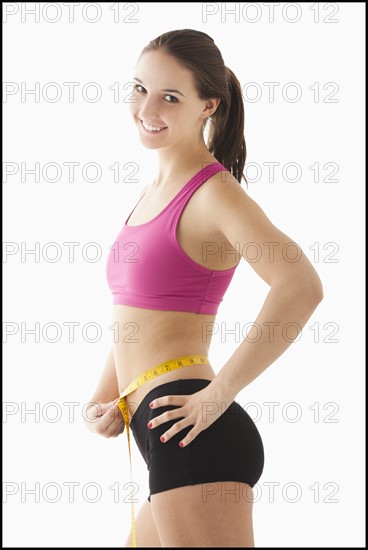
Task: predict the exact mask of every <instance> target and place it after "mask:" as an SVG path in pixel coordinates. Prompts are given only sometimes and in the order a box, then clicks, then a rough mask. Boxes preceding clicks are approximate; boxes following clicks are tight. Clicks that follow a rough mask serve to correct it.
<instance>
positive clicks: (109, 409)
mask: <svg viewBox="0 0 368 550" xmlns="http://www.w3.org/2000/svg"><path fill="white" fill-rule="evenodd" d="M118 398H119V386H118V380H117V376H116V369H115V359H114V351H113V348H111V350H110V353H109V355H108V357H107V361H106V364H105V367H104V369H103V371H102V374H101V377H100V380H99V382H98V385H97V388H96V389H95V392H94V394H93V396H92V398H91V400H90V401H89V402H88V403H87V406H86V412H85V417H84V422H85V425H86V426H87V428H88V429H89V430H91V431H92V432H95V433H98V434H100V435H103V436H104V437H117V436H118V435H119V434H120V433H122V432H123V431H124V428H125V424H124V418H123V415H122V414H121V412H120V410H119V407H118V405H117V400H118Z"/></svg>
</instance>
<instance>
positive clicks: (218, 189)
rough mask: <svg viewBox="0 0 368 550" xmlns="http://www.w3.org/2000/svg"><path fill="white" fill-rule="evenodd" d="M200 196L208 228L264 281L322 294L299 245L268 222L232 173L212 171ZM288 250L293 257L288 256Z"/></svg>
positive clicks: (266, 217)
mask: <svg viewBox="0 0 368 550" xmlns="http://www.w3.org/2000/svg"><path fill="white" fill-rule="evenodd" d="M208 181H209V180H208ZM202 197H203V199H204V201H205V205H206V206H205V208H206V212H207V213H206V218H207V219H208V223H210V224H211V228H214V230H216V231H218V232H220V233H221V234H222V235H224V237H225V238H226V239H227V240H228V241H229V242H230V244H231V245H232V247H233V248H235V249H237V247H238V248H239V252H240V253H241V255H242V256H243V258H244V260H246V261H247V262H248V263H249V265H250V266H251V267H252V268H253V269H254V270H255V271H256V272H257V274H258V275H259V276H260V277H261V278H262V279H263V280H264V281H265V282H266V283H267V284H269V285H271V284H273V283H274V282H278V281H280V282H282V284H285V282H286V283H287V284H288V285H289V286H290V285H292V284H293V285H295V286H296V287H298V288H300V287H301V286H303V288H305V292H307V291H308V292H309V291H310V292H312V293H313V294H316V292H317V294H318V295H319V296H321V295H322V290H321V282H320V280H319V277H318V275H317V273H316V271H315V269H314V267H313V266H312V264H311V262H310V261H309V259H308V258H307V256H306V255H305V254H304V253H303V251H302V250H301V248H300V247H299V245H298V244H297V243H296V242H294V240H293V239H292V238H290V237H289V236H288V235H287V234H286V233H284V232H283V231H281V229H279V228H278V227H276V226H275V225H274V224H273V223H272V221H271V220H270V219H269V218H268V216H267V215H266V214H265V212H264V211H263V210H262V208H261V207H260V206H259V205H258V204H257V203H256V201H255V200H253V199H252V198H251V197H250V196H249V195H248V194H247V193H246V191H245V190H244V189H243V188H242V187H241V185H240V184H239V182H238V181H237V179H236V178H235V177H234V176H232V174H230V173H229V172H218V173H217V174H215V175H214V176H213V177H212V178H211V182H210V184H209V185H208V186H206V188H205V189H204V193H203V196H202ZM203 208H204V207H203ZM285 250H288V251H289V252H288V254H285ZM290 250H292V252H291V254H294V255H295V258H294V257H293V258H290V257H289V254H290ZM249 251H251V252H249ZM316 289H317V290H316Z"/></svg>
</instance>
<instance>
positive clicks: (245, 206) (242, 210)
mask: <svg viewBox="0 0 368 550" xmlns="http://www.w3.org/2000/svg"><path fill="white" fill-rule="evenodd" d="M207 181H208V185H205V186H203V195H202V199H203V202H204V204H205V207H206V211H207V213H208V223H209V224H211V226H212V228H213V229H214V230H217V231H220V232H221V233H223V234H224V235H225V236H226V230H227V228H229V225H234V223H236V222H237V221H238V223H242V224H244V223H245V222H246V220H247V221H248V222H251V221H252V220H253V222H257V223H262V221H263V222H266V221H267V222H268V223H271V222H270V220H269V219H268V218H267V216H266V214H265V212H264V211H263V210H262V208H261V207H260V206H259V205H258V204H257V202H256V201H255V200H254V199H252V198H251V197H250V196H249V195H248V193H247V192H246V191H245V189H244V188H243V187H242V186H241V185H240V183H239V182H238V180H237V179H236V178H235V177H234V176H233V175H232V174H231V173H230V172H225V171H222V172H217V173H216V174H215V175H214V176H212V177H211V178H209V179H208V180H207Z"/></svg>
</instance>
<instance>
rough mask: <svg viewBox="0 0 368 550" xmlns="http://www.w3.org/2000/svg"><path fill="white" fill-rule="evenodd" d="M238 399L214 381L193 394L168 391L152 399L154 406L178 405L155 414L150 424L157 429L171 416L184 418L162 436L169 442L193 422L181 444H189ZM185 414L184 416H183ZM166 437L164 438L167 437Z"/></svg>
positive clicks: (156, 407) (155, 407)
mask: <svg viewBox="0 0 368 550" xmlns="http://www.w3.org/2000/svg"><path fill="white" fill-rule="evenodd" d="M233 401H234V396H232V395H229V394H225V392H224V391H221V389H219V388H218V387H217V386H215V385H214V384H213V381H212V382H211V383H210V384H208V386H206V387H205V388H204V389H203V390H200V391H197V392H195V393H193V394H191V395H164V396H162V397H157V398H156V399H153V401H151V403H150V408H151V409H152V410H154V409H158V408H160V407H164V406H167V405H174V406H179V408H177V409H173V410H170V411H166V412H164V413H162V414H161V415H159V416H156V417H155V418H153V419H152V420H151V421H150V422H149V424H148V428H150V429H154V428H157V427H158V426H160V424H164V423H165V422H168V421H169V420H173V419H175V418H181V420H179V422H176V423H175V424H173V425H172V426H171V428H170V429H169V430H167V432H164V433H163V434H162V435H161V436H160V440H161V441H162V442H163V443H166V442H167V441H168V440H169V439H170V438H171V437H173V436H174V435H176V434H177V433H178V432H180V431H181V430H183V429H184V428H186V427H187V426H193V428H192V430H191V431H190V432H188V433H187V435H186V436H185V437H184V438H183V439H182V440H181V441H180V443H179V446H180V447H185V446H187V445H189V444H190V443H191V442H192V441H193V440H194V439H195V438H196V437H197V435H198V434H199V433H201V432H202V431H203V430H206V429H207V428H209V427H210V426H211V425H212V424H213V423H214V422H216V420H217V419H218V418H220V416H221V415H222V414H223V413H224V412H225V411H226V409H227V408H228V407H229V406H230V405H231V403H232V402H233ZM183 417H184V418H183ZM163 438H164V440H163Z"/></svg>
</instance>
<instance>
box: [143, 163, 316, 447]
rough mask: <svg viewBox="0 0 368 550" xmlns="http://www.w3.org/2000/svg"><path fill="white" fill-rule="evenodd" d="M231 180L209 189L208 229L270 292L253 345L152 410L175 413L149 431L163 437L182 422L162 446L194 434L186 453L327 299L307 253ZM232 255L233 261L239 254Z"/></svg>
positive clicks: (219, 178)
mask: <svg viewBox="0 0 368 550" xmlns="http://www.w3.org/2000/svg"><path fill="white" fill-rule="evenodd" d="M230 176H231V174H230V175H229V174H226V180H225V183H224V181H223V177H224V176H223V172H220V173H218V174H216V175H215V176H213V178H211V180H212V179H213V180H215V181H212V182H211V185H210V186H206V187H205V189H206V191H205V192H204V193H203V194H202V198H203V205H204V206H203V208H206V214H204V216H205V220H203V219H202V221H203V222H204V223H206V224H208V225H209V226H210V227H211V229H213V231H214V232H215V233H218V234H219V233H222V235H223V236H224V237H225V239H227V241H228V243H230V244H231V246H232V248H233V249H235V251H238V252H239V254H241V256H243V257H244V259H245V260H246V261H248V262H249V265H251V267H252V268H253V269H254V270H255V271H256V273H257V274H258V275H259V276H260V277H261V278H262V279H263V280H264V281H265V282H266V283H267V284H268V285H270V287H271V289H270V291H269V293H268V295H267V297H266V300H265V302H264V304H263V306H262V308H261V311H260V312H259V315H258V317H257V318H256V320H255V323H254V325H253V326H252V328H251V329H250V330H249V332H248V334H247V337H246V338H245V339H244V341H243V342H242V343H241V344H240V345H239V346H238V348H237V349H236V350H235V352H234V353H233V355H232V356H231V357H230V359H229V360H228V361H227V362H226V363H225V365H224V366H223V367H222V369H221V370H220V371H219V373H218V374H217V376H216V377H215V378H214V379H213V380H212V381H211V382H210V384H208V385H207V386H206V387H205V388H204V389H203V390H200V391H198V392H195V393H194V394H191V395H165V396H162V397H158V398H156V399H154V400H153V401H152V403H151V404H150V406H151V407H152V408H153V409H159V408H160V407H164V406H167V405H173V406H174V407H176V408H175V409H171V410H169V411H165V412H164V413H162V414H161V415H159V416H155V417H154V418H152V419H151V421H150V423H149V426H148V427H149V428H151V429H157V428H159V427H160V426H161V424H163V423H165V422H168V421H169V420H172V419H179V420H178V422H176V423H175V424H173V425H172V426H171V427H170V428H169V429H168V430H167V431H166V432H164V433H163V434H161V437H160V439H161V441H162V442H163V443H165V442H167V441H168V440H170V439H171V438H172V437H173V436H174V435H175V434H177V433H179V432H181V431H182V430H183V429H185V428H187V427H188V426H193V428H192V429H191V430H190V431H189V432H188V433H187V434H186V435H185V437H184V438H183V439H182V441H180V442H179V445H180V446H181V447H186V446H187V445H189V444H190V443H191V442H192V441H193V440H194V439H195V438H196V437H197V436H198V435H199V434H200V433H201V431H203V430H205V429H207V428H209V427H210V426H211V425H212V424H213V423H214V422H216V420H217V419H218V418H219V417H220V416H221V415H222V414H223V413H224V412H225V410H226V409H227V408H228V407H229V406H230V404H231V403H232V401H234V399H235V398H236V396H237V394H238V393H239V391H240V390H241V389H243V388H245V386H247V385H248V384H249V383H250V382H252V380H254V379H255V378H256V377H257V376H259V375H260V374H261V373H262V372H263V371H264V370H265V369H266V368H267V367H268V366H269V365H271V364H272V363H273V362H274V361H275V360H276V359H277V358H278V357H279V356H280V355H281V354H282V353H283V352H284V351H285V350H286V349H287V348H288V347H289V346H290V344H291V343H292V341H294V340H295V338H297V336H298V334H299V333H300V331H301V330H302V328H303V327H304V325H305V324H306V322H307V321H308V319H309V318H310V316H311V315H312V313H313V311H314V310H315V309H316V307H317V305H318V303H319V302H320V301H321V300H322V298H323V289H322V284H321V281H320V279H319V277H318V275H317V273H316V271H315V269H314V268H313V266H312V264H311V263H310V261H309V260H308V258H307V257H306V256H305V255H304V254H303V251H302V250H301V249H300V247H299V246H298V245H297V244H296V243H295V242H294V241H292V239H290V238H289V237H288V236H287V235H285V233H283V232H282V231H280V230H279V229H278V228H277V227H275V226H274V225H273V224H272V223H271V221H270V220H269V219H268V218H267V216H266V215H265V213H264V212H263V210H262V209H261V208H260V207H259V206H258V204H257V203H256V202H255V201H254V200H253V199H251V198H250V197H249V196H248V195H247V194H246V193H245V191H244V190H243V188H242V187H241V186H240V185H239V183H238V182H237V180H235V178H234V177H233V176H231V178H230ZM207 244H210V246H209V247H207ZM208 249H209V250H210V251H211V252H212V251H213V243H203V249H202V250H203V252H205V251H206V250H208ZM255 250H256V251H257V256H256V260H251V259H250V258H249V256H248V253H249V254H252V257H253V254H254V251H255ZM229 254H231V255H233V254H234V250H229ZM204 260H205V258H204ZM159 429H161V428H159Z"/></svg>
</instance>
